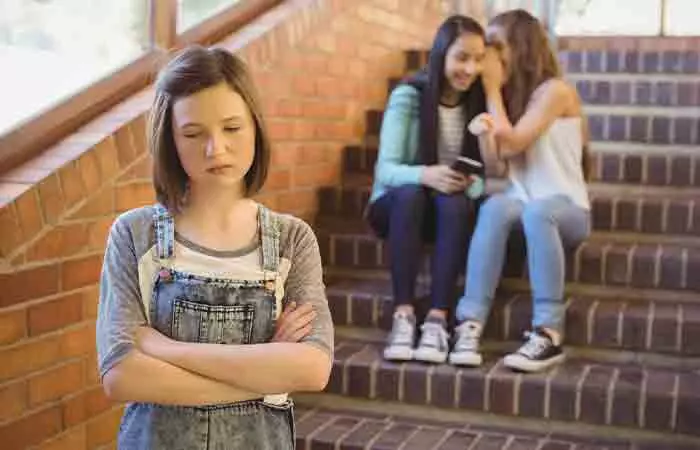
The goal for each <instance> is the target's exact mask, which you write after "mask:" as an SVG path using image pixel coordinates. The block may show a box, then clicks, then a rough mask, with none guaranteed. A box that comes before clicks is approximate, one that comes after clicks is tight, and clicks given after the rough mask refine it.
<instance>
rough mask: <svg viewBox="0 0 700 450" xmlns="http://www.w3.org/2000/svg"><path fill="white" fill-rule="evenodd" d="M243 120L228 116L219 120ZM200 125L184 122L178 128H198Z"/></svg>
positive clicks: (238, 117) (239, 117)
mask: <svg viewBox="0 0 700 450" xmlns="http://www.w3.org/2000/svg"><path fill="white" fill-rule="evenodd" d="M242 120H243V118H242V117H241V116H229V117H225V118H223V119H221V122H222V123H223V122H234V121H242ZM200 125H201V124H199V123H196V122H186V123H184V124H182V125H180V128H187V127H196V126H200Z"/></svg>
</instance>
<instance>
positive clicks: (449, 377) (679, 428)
mask: <svg viewBox="0 0 700 450" xmlns="http://www.w3.org/2000/svg"><path fill="white" fill-rule="evenodd" d="M560 56H561V60H562V63H563V66H564V67H565V69H566V72H567V77H568V78H569V79H570V80H571V81H572V82H574V83H575V84H576V86H577V88H578V90H579V92H580V94H581V97H582V99H583V100H584V102H585V103H586V112H587V114H588V117H589V122H590V131H591V138H592V140H593V141H594V142H593V144H592V149H593V151H594V156H595V158H594V161H595V171H594V175H593V182H592V184H591V186H590V192H591V198H592V204H593V210H592V211H593V227H594V233H593V235H592V236H591V238H590V239H589V240H588V241H587V242H586V243H584V244H583V245H582V246H581V247H580V248H578V249H577V250H576V251H575V252H572V253H571V254H570V255H569V264H568V267H567V299H568V310H567V317H566V326H567V334H566V346H567V351H568V354H569V359H568V360H567V362H566V363H565V364H564V365H562V366H561V367H559V368H556V369H554V370H552V371H550V372H548V373H543V374H516V373H512V372H510V371H509V370H507V369H505V368H504V367H503V366H502V364H500V362H499V359H500V356H502V355H503V354H504V353H505V352H507V351H509V350H512V349H514V348H516V347H517V346H518V345H519V340H520V336H521V333H522V331H523V330H524V329H526V328H527V326H528V325H529V322H530V317H531V310H530V308H531V304H530V299H529V295H528V291H527V287H528V283H527V268H526V267H525V264H524V247H523V242H522V237H521V236H519V235H518V234H517V233H514V235H513V237H512V238H511V242H510V243H509V248H508V258H507V259H508V262H507V265H506V268H505V269H504V276H505V278H504V280H503V282H502V283H501V286H500V288H499V293H498V298H497V301H496V305H495V308H494V311H493V314H492V316H491V319H490V321H489V323H488V327H487V330H486V331H485V352H486V356H487V357H486V363H485V365H484V366H483V367H481V368H478V369H457V368H454V367H452V366H449V365H441V366H430V365H423V364H419V363H406V364H393V363H389V362H386V361H383V360H382V358H381V356H380V355H381V349H382V343H383V340H384V337H385V334H386V331H387V330H388V329H389V327H390V322H391V312H392V304H391V286H390V279H389V274H388V271H387V256H388V253H387V251H386V250H387V249H386V248H385V245H384V244H383V243H382V242H381V241H379V240H378V239H376V238H375V237H374V236H373V235H372V233H371V232H370V231H369V229H368V227H367V225H366V224H364V223H363V221H362V219H361V217H362V211H363V208H364V206H365V204H366V202H367V199H368V197H369V190H370V186H371V177H372V170H373V167H374V162H375V160H376V156H377V141H378V137H377V136H378V132H379V127H380V124H381V117H382V113H381V111H368V113H367V121H368V127H367V135H366V137H365V139H364V143H363V145H362V146H354V147H348V148H347V149H346V150H345V155H344V160H343V164H344V167H343V179H342V183H341V184H340V185H339V186H336V187H331V188H327V189H324V190H322V191H321V192H320V194H319V195H320V198H319V200H320V214H319V217H318V220H317V222H316V226H315V228H316V232H317V235H318V238H319V243H320V246H321V251H322V256H323V260H324V264H325V269H326V281H327V292H328V297H329V303H330V308H331V311H332V314H333V318H334V321H335V324H336V327H337V332H336V340H337V342H336V355H335V361H334V366H333V373H332V378H331V382H330V384H329V386H328V388H327V390H326V393H324V394H319V395H303V396H298V397H297V401H298V403H299V404H300V405H302V406H301V409H300V414H299V417H298V420H299V429H298V432H299V437H298V448H300V449H309V450H311V449H314V450H315V449H369V448H371V449H399V448H401V449H426V450H427V449H467V448H469V449H509V450H513V449H548V450H553V449H579V450H580V449H589V448H590V449H593V448H608V449H649V450H651V449H700V204H698V205H697V206H696V200H700V196H699V195H698V194H700V155H696V153H695V152H696V147H695V146H696V145H697V144H698V143H700V63H699V62H698V54H697V53H680V52H672V51H667V52H600V51H589V52H577V51H569V52H561V53H560ZM425 58H426V55H425V53H424V52H418V51H414V52H408V53H407V54H406V68H407V71H412V70H415V69H417V68H419V67H420V66H421V65H422V63H423V62H424V61H425ZM395 84H396V80H390V81H389V87H390V88H391V87H393V86H394V85H395ZM502 186H503V182H502V181H499V180H494V181H493V182H490V184H489V189H490V190H498V189H500V188H501V187H502ZM428 265H429V258H428V257H427V256H426V257H425V264H424V269H423V271H422V273H421V276H420V280H419V291H420V292H422V293H423V295H425V294H426V293H427V278H428V273H429V272H428ZM460 288H461V287H460Z"/></svg>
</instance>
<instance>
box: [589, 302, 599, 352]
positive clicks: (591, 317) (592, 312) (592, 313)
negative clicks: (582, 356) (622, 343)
mask: <svg viewBox="0 0 700 450" xmlns="http://www.w3.org/2000/svg"><path fill="white" fill-rule="evenodd" d="M599 304H600V301H599V300H598V299H596V300H594V301H593V303H591V306H589V307H588V314H587V316H586V344H588V345H591V342H593V332H594V326H595V320H594V319H595V311H596V309H598V305H599Z"/></svg>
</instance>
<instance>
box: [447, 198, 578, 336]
mask: <svg viewBox="0 0 700 450" xmlns="http://www.w3.org/2000/svg"><path fill="white" fill-rule="evenodd" d="M518 222H521V223H522V226H523V231H524V232H525V240H526V242H527V263H528V272H529V275H530V284H531V287H532V293H533V309H534V312H533V324H532V325H533V328H534V327H546V328H550V329H552V330H555V331H558V332H560V333H561V332H563V328H564V312H565V311H564V310H565V305H564V301H563V296H564V281H565V280H564V278H565V274H566V263H565V261H566V260H565V254H564V251H565V247H576V246H578V245H579V244H580V243H581V242H582V241H583V240H584V239H585V238H586V237H587V236H588V234H589V233H590V213H589V211H588V210H586V209H583V208H581V207H579V206H577V205H575V204H574V203H573V202H571V200H570V199H569V198H568V197H565V196H554V197H548V198H544V199H538V200H533V201H531V202H528V203H523V202H522V201H520V200H517V199H515V198H512V197H509V196H507V195H506V194H497V195H494V196H492V197H491V198H489V199H488V200H487V201H486V202H485V203H484V204H483V206H482V207H481V210H480V211H479V215H478V219H477V225H476V229H475V230H474V235H473V237H472V240H471V245H470V248H469V256H468V258H467V271H466V280H465V291H464V296H463V297H462V298H461V299H460V300H459V303H458V305H457V320H458V321H460V322H462V321H465V320H475V321H477V322H479V323H481V324H484V323H485V322H486V319H487V318H488V315H489V313H490V311H491V305H492V303H493V297H494V294H495V291H496V287H497V285H498V282H499V279H500V276H501V272H502V270H503V263H504V259H505V249H506V244H507V241H508V236H509V235H510V232H511V230H512V229H513V227H514V225H516V224H517V223H518Z"/></svg>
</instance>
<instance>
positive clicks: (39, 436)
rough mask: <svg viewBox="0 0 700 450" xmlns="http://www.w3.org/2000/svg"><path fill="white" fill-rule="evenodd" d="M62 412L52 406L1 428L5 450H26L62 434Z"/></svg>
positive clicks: (1, 438) (0, 434) (0, 433)
mask: <svg viewBox="0 0 700 450" xmlns="http://www.w3.org/2000/svg"><path fill="white" fill-rule="evenodd" d="M61 429H62V424H61V410H60V409H59V408H58V407H57V406H52V407H49V408H46V409H42V410H40V411H36V412H34V413H32V414H30V415H28V416H24V417H22V418H21V419H19V420H17V421H15V422H9V423H7V424H5V425H2V426H0V442H2V445H3V450H24V449H26V448H27V447H30V446H32V445H36V444H39V443H41V442H43V441H45V440H47V439H49V438H51V437H53V436H55V435H57V434H58V433H60V432H61Z"/></svg>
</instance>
